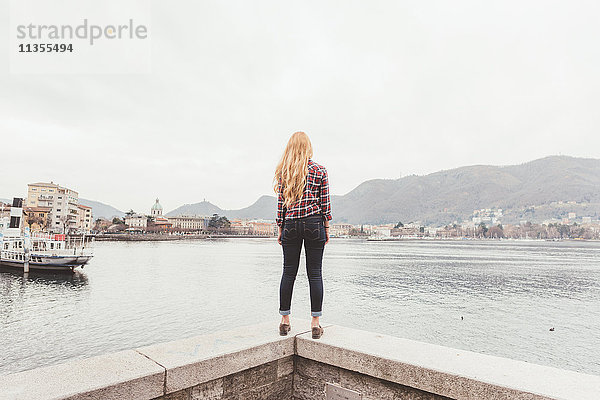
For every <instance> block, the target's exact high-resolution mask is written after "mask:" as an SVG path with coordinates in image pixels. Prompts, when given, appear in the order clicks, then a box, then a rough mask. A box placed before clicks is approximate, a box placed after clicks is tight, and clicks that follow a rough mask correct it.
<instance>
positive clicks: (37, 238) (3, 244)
mask: <svg viewBox="0 0 600 400" xmlns="http://www.w3.org/2000/svg"><path fill="white" fill-rule="evenodd" d="M16 200H19V201H16ZM20 200H21V199H15V201H16V202H15V203H13V207H12V208H11V220H10V226H9V227H8V228H7V229H4V230H3V231H2V232H0V265H1V266H4V267H11V268H17V269H22V270H24V271H28V270H36V271H73V270H74V269H75V268H77V267H83V266H84V265H85V264H87V262H88V261H89V260H90V259H91V258H92V257H93V250H92V248H91V242H92V239H93V238H92V237H90V236H86V235H75V236H68V235H60V234H48V233H37V232H36V233H33V234H30V233H29V228H25V229H24V230H23V231H21V228H20V220H21V215H22V210H21V203H22V201H20Z"/></svg>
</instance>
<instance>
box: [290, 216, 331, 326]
mask: <svg viewBox="0 0 600 400" xmlns="http://www.w3.org/2000/svg"><path fill="white" fill-rule="evenodd" d="M326 240H327V239H326V235H325V225H324V223H323V217H322V216H321V214H317V215H309V216H308V217H304V218H297V219H286V220H285V221H284V224H283V231H282V233H281V245H282V247H283V275H282V276H281V284H280V286H279V314H281V315H289V314H290V308H291V303H292V290H293V289H294V282H295V281H296V274H297V273H298V266H299V265H300V251H301V250H302V241H304V252H305V253H306V274H307V275H308V283H309V286H310V310H311V313H310V314H311V316H313V317H320V316H321V315H322V310H321V307H322V305H323V277H322V275H321V269H322V268H321V267H322V265H323V250H324V249H325V241H326Z"/></svg>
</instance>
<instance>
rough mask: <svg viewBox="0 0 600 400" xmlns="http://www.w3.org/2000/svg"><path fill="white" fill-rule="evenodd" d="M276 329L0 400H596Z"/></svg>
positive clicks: (409, 346)
mask: <svg viewBox="0 0 600 400" xmlns="http://www.w3.org/2000/svg"><path fill="white" fill-rule="evenodd" d="M278 323H279V321H278V320H273V321H270V322H267V323H261V324H258V325H252V326H245V327H239V328H236V329H233V330H229V331H223V332H215V333H211V334H207V335H201V336H196V337H191V338H186V339H181V340H177V341H173V342H168V343H159V344H154V345H151V346H146V347H141V348H137V349H134V350H125V351H121V352H117V353H112V354H106V355H100V356H96V357H91V358H88V359H81V360H72V361H68V362H66V363H63V364H59V365H54V366H48V367H42V368H37V369H33V370H29V371H24V372H19V373H15V374H11V375H6V376H3V377H0V399H19V400H27V399H36V400H43V399H149V400H150V399H169V400H191V399H214V400H217V399H222V400H225V399H226V400H233V399H235V400H242V399H244V400H246V399H273V400H282V399H290V400H308V399H327V398H328V397H326V394H325V390H326V386H327V385H329V384H331V385H333V386H335V387H336V388H338V389H339V388H341V389H347V390H351V391H353V394H352V395H353V396H355V397H348V398H362V399H363V400H371V399H372V400H375V399H390V400H391V399H414V400H416V399H431V400H434V399H435V400H437V399H486V400H496V399H527V400H538V399H573V400H575V399H577V400H586V399H589V400H592V399H594V400H596V399H598V398H600V376H596V375H586V374H581V373H577V372H573V371H567V370H561V369H557V368H551V367H546V366H541V365H536V364H531V363H527V362H523V361H517V360H511V359H506V358H501V357H495V356H489V355H483V354H478V353H473V352H469V351H464V350H458V349H453V348H449V347H444V346H437V345H432V344H428V343H422V342H417V341H413V340H407V339H401V338H396V337H392V336H387V335H381V334H377V333H374V332H368V331H361V330H356V329H350V328H346V327H342V326H336V325H323V326H324V328H325V333H324V334H323V336H322V337H321V339H318V340H315V339H312V338H311V334H310V331H309V326H310V321H308V320H300V319H293V318H292V320H291V325H292V330H291V332H290V334H289V335H288V336H279V334H278V330H277V327H278ZM336 390H337V389H336ZM356 396H358V397H356ZM329 398H333V397H331V396H330V397H329ZM341 398H344V397H338V399H341Z"/></svg>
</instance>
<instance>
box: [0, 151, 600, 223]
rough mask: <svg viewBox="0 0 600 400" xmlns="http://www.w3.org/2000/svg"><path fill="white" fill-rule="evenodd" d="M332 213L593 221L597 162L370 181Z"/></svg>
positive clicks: (270, 212) (202, 210) (188, 209)
mask: <svg viewBox="0 0 600 400" xmlns="http://www.w3.org/2000/svg"><path fill="white" fill-rule="evenodd" d="M1 200H2V199H0V201H1ZM6 201H8V200H6ZM80 202H81V204H84V205H87V206H90V207H92V208H93V214H94V218H99V217H101V218H108V219H110V218H113V217H115V216H117V217H122V216H123V215H124V213H123V212H122V211H120V210H118V209H116V208H115V207H112V206H110V205H107V204H104V203H100V202H97V201H93V200H87V199H80ZM331 208H332V215H333V222H344V223H352V224H380V223H390V222H393V223H396V222H399V221H402V222H404V223H407V222H415V221H420V222H421V223H422V224H424V225H434V226H436V225H437V226H440V225H444V224H449V223H453V222H455V221H458V222H460V221H462V220H464V219H469V218H470V216H471V215H472V213H473V211H474V210H478V209H482V208H492V209H496V208H501V209H503V213H504V216H503V218H502V222H504V223H518V222H519V221H522V220H528V221H531V222H542V221H543V220H546V219H550V218H562V217H565V216H567V215H568V213H571V212H575V213H577V215H578V216H590V217H592V218H594V219H597V218H598V216H599V215H600V160H599V159H591V158H576V157H568V156H549V157H545V158H541V159H538V160H534V161H530V162H527V163H524V164H519V165H509V166H492V165H472V166H466V167H460V168H454V169H449V170H444V171H439V172H435V173H431V174H428V175H410V176H405V177H402V178H399V179H372V180H368V181H365V182H363V183H361V184H360V185H358V186H357V187H356V188H354V189H353V190H351V191H350V192H348V193H346V194H345V195H333V196H332V197H331ZM275 209H276V199H275V196H267V195H265V196H261V197H260V198H259V199H258V200H256V202H254V203H253V204H252V205H250V206H248V207H245V208H242V209H239V210H224V209H221V208H220V207H218V206H216V205H214V204H212V203H210V202H207V201H202V202H199V203H194V204H184V205H182V206H180V207H178V208H176V209H174V210H173V211H170V212H169V213H167V214H166V215H167V216H175V215H212V214H219V215H224V216H226V217H228V218H230V219H232V218H242V219H245V218H247V219H268V220H273V219H275Z"/></svg>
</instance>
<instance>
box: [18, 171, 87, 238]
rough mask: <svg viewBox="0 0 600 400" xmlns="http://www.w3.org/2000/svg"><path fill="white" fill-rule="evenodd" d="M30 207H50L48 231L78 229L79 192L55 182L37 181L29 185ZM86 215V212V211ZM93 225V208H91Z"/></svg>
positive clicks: (28, 198)
mask: <svg viewBox="0 0 600 400" xmlns="http://www.w3.org/2000/svg"><path fill="white" fill-rule="evenodd" d="M26 205H27V206H28V207H47V208H50V209H51V211H50V219H49V225H48V228H47V229H48V231H50V232H54V233H64V232H70V231H74V230H77V229H78V219H79V194H78V193H77V192H76V191H74V190H72V189H69V188H66V187H63V186H60V185H58V184H56V183H54V182H50V183H47V182H37V183H30V184H29V185H27V200H26ZM84 215H85V213H84ZM89 215H90V227H91V219H92V218H91V209H90V213H89Z"/></svg>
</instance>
